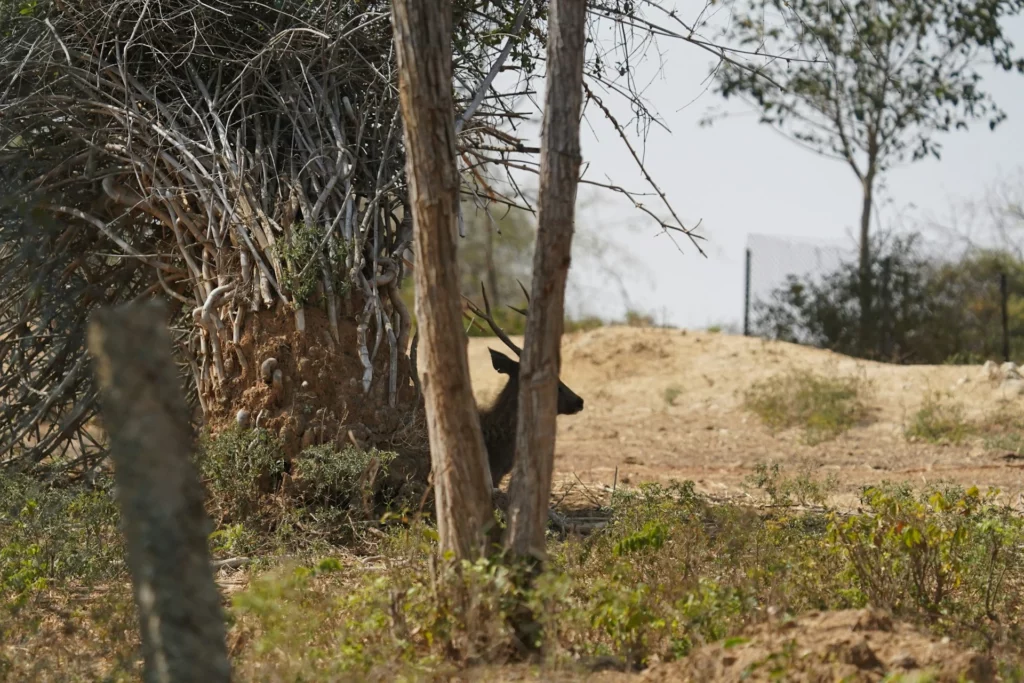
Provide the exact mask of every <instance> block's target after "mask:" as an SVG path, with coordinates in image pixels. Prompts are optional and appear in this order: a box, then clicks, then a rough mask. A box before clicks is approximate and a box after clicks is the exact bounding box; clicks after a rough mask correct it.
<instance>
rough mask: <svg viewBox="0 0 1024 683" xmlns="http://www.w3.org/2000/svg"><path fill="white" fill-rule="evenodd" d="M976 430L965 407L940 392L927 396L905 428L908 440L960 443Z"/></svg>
mask: <svg viewBox="0 0 1024 683" xmlns="http://www.w3.org/2000/svg"><path fill="white" fill-rule="evenodd" d="M974 432H975V427H974V425H972V424H971V423H970V422H969V421H968V420H967V417H966V415H965V413H964V408H963V406H962V405H960V404H959V403H954V402H950V401H949V400H947V397H946V396H944V395H943V394H941V393H939V392H935V393H930V394H928V395H927V396H925V399H924V402H923V403H922V404H921V407H920V408H919V409H918V410H917V412H916V413H914V416H913V418H912V419H911V421H910V424H908V425H907V426H906V427H905V428H904V435H905V436H906V438H907V439H908V440H921V441H927V442H929V443H950V444H960V443H963V441H964V440H965V439H967V438H968V437H969V436H971V435H972V434H973V433H974Z"/></svg>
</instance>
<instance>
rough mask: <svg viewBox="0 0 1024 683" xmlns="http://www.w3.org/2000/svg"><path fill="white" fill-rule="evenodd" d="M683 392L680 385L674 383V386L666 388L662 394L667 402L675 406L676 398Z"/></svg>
mask: <svg viewBox="0 0 1024 683" xmlns="http://www.w3.org/2000/svg"><path fill="white" fill-rule="evenodd" d="M682 393H683V390H682V389H681V388H680V387H679V386H678V385H676V384H673V385H672V386H670V387H666V388H665V392H664V394H662V397H663V398H664V399H665V403H667V404H669V405H670V406H674V405H675V404H676V399H677V398H679V396H680V394H682Z"/></svg>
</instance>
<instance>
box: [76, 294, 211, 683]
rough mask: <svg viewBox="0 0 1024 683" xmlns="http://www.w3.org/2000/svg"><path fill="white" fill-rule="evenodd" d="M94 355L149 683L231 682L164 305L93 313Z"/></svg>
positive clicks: (200, 493) (207, 530)
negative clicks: (187, 682) (188, 682)
mask: <svg viewBox="0 0 1024 683" xmlns="http://www.w3.org/2000/svg"><path fill="white" fill-rule="evenodd" d="M89 348H90V350H91V351H92V353H93V356H94V357H95V367H96V375H97V378H98V380H99V385H100V389H101V396H102V401H103V411H102V412H103V418H104V422H105V425H106V428H107V429H108V430H109V433H110V445H111V452H112V454H113V459H114V475H115V478H116V480H117V501H118V504H119V507H120V509H121V517H122V519H123V526H124V532H125V539H126V545H127V549H128V566H129V568H130V570H131V574H132V586H133V588H134V592H135V602H136V605H137V607H138V614H139V626H140V631H141V639H142V652H143V659H144V660H145V673H144V675H143V678H144V680H145V681H147V683H178V682H181V683H184V682H185V681H210V682H211V683H213V682H215V681H224V682H225V683H226V682H227V681H229V680H230V679H231V668H230V666H229V663H228V656H227V648H226V646H225V643H224V637H225V631H224V615H223V614H222V612H221V605H220V593H218V591H217V585H216V583H215V582H214V579H213V570H212V569H211V567H210V553H209V547H208V545H207V535H208V534H209V533H210V526H211V525H210V520H209V518H208V517H207V516H206V510H205V509H204V508H203V490H202V487H201V485H200V483H199V478H198V476H197V474H196V471H195V468H194V466H193V464H192V461H191V459H190V455H191V446H192V431H191V428H190V425H189V415H188V410H187V408H186V405H185V401H184V399H183V398H182V396H181V392H180V390H179V389H178V388H177V386H176V385H177V384H178V372H177V368H176V367H175V365H174V359H173V356H172V355H171V336H170V334H169V333H168V330H167V308H166V306H164V305H163V304H162V303H156V304H155V303H147V304H143V305H138V304H132V305H126V306H122V307H118V308H114V309H100V310H97V311H96V313H95V315H94V317H93V321H92V323H91V324H90V326H89Z"/></svg>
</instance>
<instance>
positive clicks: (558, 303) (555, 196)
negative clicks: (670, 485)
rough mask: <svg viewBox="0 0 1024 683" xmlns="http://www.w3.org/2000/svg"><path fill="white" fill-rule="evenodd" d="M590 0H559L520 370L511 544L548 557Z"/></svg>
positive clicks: (552, 26) (521, 553)
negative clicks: (546, 532) (547, 529)
mask: <svg viewBox="0 0 1024 683" xmlns="http://www.w3.org/2000/svg"><path fill="white" fill-rule="evenodd" d="M585 19H586V2H585V0H552V3H551V9H550V15H549V19H548V27H549V35H548V47H547V59H548V73H547V95H546V97H545V103H544V125H543V129H542V132H541V135H542V141H541V162H540V163H541V169H540V198H539V204H540V207H539V213H538V227H537V246H536V250H535V252H534V259H533V287H532V292H533V296H532V298H531V301H530V311H529V316H528V319H527V322H526V342H525V348H524V349H523V358H522V365H521V369H520V388H519V418H518V423H517V427H516V461H515V462H516V464H515V469H514V470H513V472H512V483H511V488H510V498H511V504H510V509H509V517H510V519H509V532H508V538H507V539H506V546H507V547H508V548H509V549H510V550H511V551H512V553H513V554H514V555H516V556H518V557H521V558H534V559H536V560H538V561H542V560H543V559H544V556H545V543H544V528H545V524H546V522H547V516H548V507H549V502H550V497H551V476H552V469H553V467H554V454H555V428H556V422H555V419H556V406H557V401H558V373H559V370H560V368H561V340H562V328H563V324H564V319H565V282H566V278H567V276H568V273H569V261H570V254H571V251H572V235H573V222H574V215H575V208H576V189H577V185H578V180H579V169H580V109H581V107H582V101H583V56H584V47H585V43H584V38H585V34H584V28H585Z"/></svg>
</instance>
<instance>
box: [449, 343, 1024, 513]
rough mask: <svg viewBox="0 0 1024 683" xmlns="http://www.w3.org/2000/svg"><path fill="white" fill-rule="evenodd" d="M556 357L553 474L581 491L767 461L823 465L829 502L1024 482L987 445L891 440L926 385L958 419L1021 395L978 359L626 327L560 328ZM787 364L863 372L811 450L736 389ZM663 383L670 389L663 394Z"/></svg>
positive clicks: (478, 362)
mask: <svg viewBox="0 0 1024 683" xmlns="http://www.w3.org/2000/svg"><path fill="white" fill-rule="evenodd" d="M516 341H517V342H518V343H521V339H517V340H516ZM488 346H491V347H494V348H496V349H502V348H503V347H502V345H501V342H500V341H498V340H496V339H493V338H473V339H471V340H470V344H469V359H470V369H471V373H472V377H473V383H474V388H475V391H476V394H477V399H478V401H482V402H486V401H489V400H490V399H491V398H493V397H494V396H495V395H496V394H497V392H498V391H499V390H500V389H501V387H502V386H503V384H504V381H505V380H504V376H501V375H498V374H497V373H496V372H494V370H493V369H492V368H491V365H490V359H489V357H488V353H487V348H488ZM562 364H563V370H562V380H563V381H564V382H565V383H566V384H567V385H568V386H570V387H571V388H572V389H573V390H574V391H575V392H576V393H578V394H579V395H581V396H582V397H583V398H584V400H585V401H586V407H585V408H584V410H583V412H582V413H580V414H578V415H574V416H562V417H559V431H558V445H557V450H556V461H555V468H556V480H558V481H560V482H562V483H563V485H565V484H567V483H569V482H576V484H577V487H578V488H580V489H582V488H583V485H586V487H587V488H588V489H589V493H590V495H606V492H607V490H609V488H610V486H611V485H612V484H613V482H614V481H615V480H616V470H618V474H617V481H618V483H623V484H628V485H635V484H637V483H640V482H643V481H669V480H672V479H677V480H685V479H692V480H693V481H695V482H696V483H697V488H698V490H701V491H704V492H708V493H713V494H718V495H745V493H744V492H745V490H746V489H744V487H743V486H742V483H743V480H744V478H745V477H746V476H747V475H749V474H750V473H751V472H752V471H753V468H754V467H755V466H756V465H757V464H758V463H763V462H769V461H774V462H778V463H780V464H781V465H782V467H783V471H784V473H786V472H788V473H789V474H795V473H796V472H798V471H800V470H802V469H810V470H811V471H813V472H814V473H815V474H818V475H819V476H821V477H822V478H824V476H826V475H827V474H828V473H829V472H834V473H835V474H836V475H837V477H838V479H839V482H840V488H839V490H838V491H837V492H836V494H835V496H834V497H833V500H832V501H831V502H833V503H834V504H839V505H848V504H851V503H853V502H854V501H855V499H856V492H857V491H858V489H859V487H860V486H862V485H864V484H869V483H878V482H880V481H882V480H890V481H896V480H909V481H911V482H913V483H914V484H915V485H924V484H928V483H933V482H936V481H940V480H947V481H949V480H951V481H956V482H960V483H963V484H976V485H979V486H981V487H982V488H984V487H986V486H997V487H999V488H1000V489H1001V490H1002V491H1003V493H1004V494H1005V495H1006V496H1007V498H1008V500H1010V501H1012V502H1018V500H1019V498H1020V495H1021V492H1022V491H1024V461H1021V460H1019V459H1012V458H1011V459H1008V458H1005V457H1004V456H1006V453H1004V452H999V451H991V450H987V449H986V448H985V447H984V445H983V440H982V439H974V440H972V441H969V442H968V443H965V444H963V445H960V446H944V445H934V444H928V443H909V442H908V441H907V439H906V438H905V437H904V425H905V424H906V422H907V421H908V420H909V419H910V417H911V416H912V415H913V414H914V412H915V411H916V410H917V409H918V408H919V407H920V405H921V402H922V401H923V400H924V398H925V396H926V395H928V394H929V393H930V392H933V391H948V392H951V395H952V399H953V400H955V401H957V402H960V403H962V404H963V406H964V408H965V409H966V412H967V415H968V417H971V418H977V419H983V418H984V417H985V416H989V415H992V414H994V413H996V412H998V411H1000V410H1003V411H1005V410H1008V409H1009V410H1014V411H1019V410H1020V409H1022V408H1024V398H1021V397H1012V398H1004V397H1003V395H1002V394H1001V392H1000V391H999V388H998V385H997V384H993V383H991V382H990V381H988V380H987V378H985V377H984V376H983V374H982V372H981V368H980V366H895V365H887V364H882V363H871V362H866V361H860V360H855V359H852V358H848V357H846V356H842V355H839V354H835V353H832V352H828V351H821V350H818V349H811V348H806V347H802V346H798V345H794V344H786V343H781V342H769V341H764V340H760V339H752V338H746V337H742V336H731V335H723V334H715V333H707V332H693V331H684V330H670V329H659V328H633V327H608V328H601V329H597V330H593V331H590V332H586V333H575V334H569V335H566V337H565V339H564V343H563V352H562ZM793 368H807V369H813V370H816V371H819V372H823V373H835V374H838V375H850V374H857V375H859V376H861V377H863V378H866V379H867V380H868V382H869V387H870V389H869V394H868V396H867V402H868V404H869V405H870V408H871V417H870V419H868V420H866V421H865V423H864V424H861V425H858V426H856V427H855V428H853V429H852V430H851V431H849V432H847V433H846V434H844V435H842V436H840V437H839V438H837V439H835V440H833V441H827V442H825V443H822V444H819V445H816V446H808V445H806V444H804V443H803V442H802V438H801V434H800V432H799V431H789V432H783V433H778V434H775V435H773V434H772V433H771V432H770V431H769V430H768V429H767V428H766V427H764V426H763V425H762V424H761V423H760V421H759V420H758V419H757V417H756V416H754V415H753V414H751V413H749V412H748V411H747V410H745V409H744V408H743V405H742V401H743V393H744V391H745V390H746V389H747V388H748V387H749V386H750V385H751V384H753V383H754V382H756V381H758V380H762V379H766V378H770V377H773V376H776V375H778V374H783V373H785V372H787V371H790V370H792V369H793ZM667 390H670V391H673V392H678V396H677V397H676V398H675V399H674V401H672V402H671V403H670V402H669V400H668V398H667V396H666V391H667ZM602 492H604V493H602Z"/></svg>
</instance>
